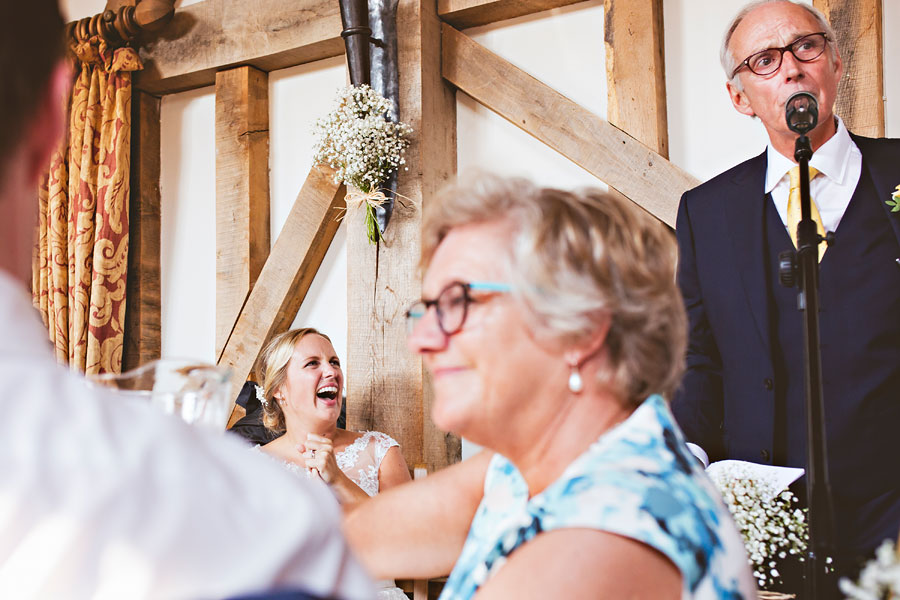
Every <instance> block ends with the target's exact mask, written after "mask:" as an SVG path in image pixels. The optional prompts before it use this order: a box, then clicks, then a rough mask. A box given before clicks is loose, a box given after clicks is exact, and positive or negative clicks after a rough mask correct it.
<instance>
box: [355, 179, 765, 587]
mask: <svg viewBox="0 0 900 600" xmlns="http://www.w3.org/2000/svg"><path fill="white" fill-rule="evenodd" d="M424 211H425V212H424V222H423V233H422V238H423V239H422V247H423V251H422V264H423V265H424V266H425V267H426V271H425V276H424V280H423V284H422V291H423V298H422V300H421V301H419V302H416V303H415V304H413V306H412V307H411V308H410V309H409V311H408V313H407V320H408V325H409V338H408V339H409V347H410V349H411V350H412V351H413V352H416V353H418V354H419V356H421V357H422V360H423V361H424V363H425V366H426V367H427V368H428V370H429V371H430V372H431V380H432V383H433V387H434V403H433V406H432V415H431V416H432V419H433V420H434V422H435V423H436V424H437V426H438V427H440V428H441V429H443V430H446V431H452V432H454V433H456V434H458V435H460V436H463V437H465V438H467V439H469V440H471V441H473V442H476V443H478V444H480V445H481V446H483V447H484V448H485V450H484V451H483V452H482V453H480V454H479V455H477V456H475V457H473V458H471V459H469V460H466V461H464V462H462V463H459V464H457V465H453V466H451V467H449V468H447V469H444V470H442V471H439V472H437V473H434V474H431V475H429V476H428V477H427V478H425V479H424V480H422V481H417V482H414V483H412V484H410V485H406V486H403V487H402V488H398V489H395V490H391V491H389V492H388V493H386V494H384V495H381V496H379V497H378V498H375V499H373V500H372V501H371V502H368V503H366V504H363V505H360V506H359V507H358V508H357V509H355V510H354V511H352V512H351V513H350V514H349V515H348V516H347V517H346V523H345V531H346V533H347V535H348V537H349V539H350V541H351V544H352V545H353V546H354V547H355V549H356V551H357V553H358V554H359V556H360V557H361V558H362V559H363V562H364V564H366V565H367V566H368V567H369V569H370V571H372V572H373V573H374V574H376V575H377V576H394V577H412V578H430V577H436V576H440V575H446V574H447V573H450V577H449V579H448V581H447V584H446V586H445V587H444V592H443V594H442V596H441V598H443V599H467V598H471V597H472V596H473V595H477V597H478V598H479V599H482V600H483V599H487V598H525V597H527V598H540V597H545V598H546V597H551V598H653V599H654V600H656V599H663V598H684V599H700V598H703V599H706V598H721V599H725V598H729V599H736V598H755V597H756V593H755V589H756V586H755V583H754V581H753V578H752V576H751V574H750V569H749V566H748V562H747V558H746V555H745V553H744V550H743V544H742V542H741V539H740V536H739V535H738V533H737V531H736V530H735V528H734V526H733V524H732V522H731V519H730V518H729V516H728V512H727V509H726V508H725V506H724V504H723V503H722V500H721V498H720V497H719V494H718V492H717V491H716V489H715V487H714V486H713V484H712V483H711V482H710V481H709V479H708V478H707V477H706V475H705V473H704V472H703V469H702V466H701V465H700V463H699V462H698V461H697V460H696V459H694V458H693V456H692V455H691V454H690V452H689V450H688V449H687V448H686V446H685V444H684V440H683V438H682V435H681V432H680V431H679V429H678V426H677V425H676V423H675V421H674V419H673V417H672V414H671V413H670V412H669V407H668V404H667V402H666V400H665V399H664V398H665V397H667V396H669V395H670V394H671V393H672V391H673V389H674V388H675V386H676V385H677V384H678V381H679V378H680V375H681V372H682V369H683V361H684V350H685V338H686V331H685V330H686V318H685V312H684V308H683V306H682V303H681V296H680V294H679V293H678V290H677V288H676V285H675V271H674V269H675V252H676V250H675V242H674V239H673V237H672V235H671V233H670V232H668V231H666V230H665V228H664V227H663V226H662V225H661V224H659V223H658V222H656V221H655V220H654V219H653V218H652V217H650V216H649V215H647V214H646V213H643V212H642V211H641V210H639V209H637V208H636V207H634V206H633V205H631V204H630V203H629V202H628V201H627V200H623V199H620V198H617V197H615V196H612V195H610V194H607V193H605V192H602V191H598V190H585V191H581V192H569V191H562V190H557V189H550V188H539V187H537V186H535V185H533V184H531V183H529V182H527V181H524V180H520V179H510V180H506V179H500V178H496V177H487V176H482V177H479V178H476V179H475V180H474V181H472V182H471V183H469V184H467V185H461V186H457V187H454V188H450V189H448V190H446V191H445V192H444V193H443V194H440V195H439V196H438V197H437V198H434V199H429V201H428V202H426V204H425V208H424ZM451 571H452V572H451Z"/></svg>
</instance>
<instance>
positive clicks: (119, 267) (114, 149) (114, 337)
mask: <svg viewBox="0 0 900 600" xmlns="http://www.w3.org/2000/svg"><path fill="white" fill-rule="evenodd" d="M73 51H74V54H75V57H76V71H77V75H76V79H75V82H74V85H73V88H72V96H71V100H70V103H69V131H68V136H67V139H66V140H65V141H64V142H63V143H62V144H61V146H60V149H59V150H58V151H57V152H56V153H54V156H53V158H52V159H51V161H50V169H49V173H48V175H47V176H46V177H45V178H44V180H43V182H42V184H41V186H40V189H39V192H38V198H39V207H40V218H39V231H38V238H37V243H36V246H35V253H34V269H33V274H32V277H33V279H32V293H33V299H34V304H35V306H36V307H37V308H38V309H39V310H40V312H41V316H42V317H43V319H44V324H45V325H46V326H47V329H48V331H49V333H50V341H51V342H52V343H53V346H54V348H55V349H56V356H57V359H58V360H59V361H60V362H62V363H68V364H69V366H70V367H71V368H72V369H73V370H78V371H83V372H85V373H88V374H94V373H118V372H120V371H121V369H122V344H123V333H124V324H125V283H126V270H127V266H128V197H129V175H130V161H131V72H132V71H136V70H138V69H140V68H142V65H141V61H140V58H138V54H137V52H136V51H135V50H134V49H133V48H118V49H113V48H110V47H108V46H107V45H106V43H105V42H104V41H102V40H100V39H99V38H97V37H94V38H91V39H90V40H87V41H84V42H80V43H78V44H77V45H76V46H75V47H74V48H73Z"/></svg>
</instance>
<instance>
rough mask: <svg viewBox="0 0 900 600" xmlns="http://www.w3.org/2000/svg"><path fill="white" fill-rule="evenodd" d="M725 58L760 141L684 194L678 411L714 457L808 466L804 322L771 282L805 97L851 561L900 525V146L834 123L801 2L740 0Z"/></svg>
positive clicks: (840, 534) (826, 362)
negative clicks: (812, 102) (788, 111)
mask: <svg viewBox="0 0 900 600" xmlns="http://www.w3.org/2000/svg"><path fill="white" fill-rule="evenodd" d="M721 58H722V64H723V67H724V68H725V71H726V74H727V76H728V78H729V81H728V83H727V84H726V85H727V89H728V93H729V94H730V96H731V101H732V103H733V104H734V107H735V109H736V110H737V111H738V112H740V113H742V114H745V115H748V116H751V117H757V118H758V119H759V120H760V122H761V123H762V125H763V127H765V129H766V132H767V134H768V137H769V144H768V147H767V148H766V150H765V151H764V152H763V153H762V154H760V155H759V156H756V157H755V158H751V159H750V160H748V161H746V162H744V163H742V164H740V165H738V166H736V167H734V168H732V169H730V170H728V171H726V172H725V173H722V174H721V175H719V176H717V177H715V178H714V179H712V180H710V181H708V182H706V183H704V184H703V185H701V186H699V187H697V188H695V189H693V190H691V191H689V192H687V193H686V194H685V195H684V197H683V198H682V200H681V205H680V207H679V211H678V222H677V235H678V243H679V248H680V253H681V255H680V265H679V273H678V277H679V284H680V286H681V290H682V294H683V296H684V300H685V304H686V307H687V310H688V313H689V316H690V343H689V348H688V356H687V366H688V370H687V374H686V376H685V378H684V382H683V385H682V389H681V390H680V392H679V394H678V396H677V397H676V398H675V400H674V402H673V407H674V411H675V414H676V416H677V418H678V420H679V422H680V424H681V426H682V428H683V429H684V431H685V433H686V435H687V437H688V439H689V441H692V442H695V443H696V444H698V445H700V446H701V447H703V448H704V449H705V450H706V451H707V452H708V453H709V456H710V458H711V459H712V460H717V459H722V458H736V459H743V460H749V461H753V462H760V463H768V464H777V465H788V466H800V467H805V466H806V451H805V448H806V426H805V417H804V414H805V413H804V398H805V391H804V364H803V348H804V342H803V337H802V318H803V317H802V313H800V312H799V311H798V309H797V291H796V289H788V288H784V287H782V286H781V285H780V284H779V277H778V254H779V253H780V252H782V251H784V250H788V249H790V248H792V247H793V244H792V241H793V240H792V236H794V235H795V231H796V220H797V217H796V215H797V213H798V211H799V208H797V196H798V193H796V192H794V190H793V188H795V187H796V183H797V176H796V175H795V174H794V172H795V171H796V168H795V163H794V161H793V153H794V142H795V139H796V137H797V136H796V134H794V133H792V132H791V131H790V130H789V129H788V128H787V125H786V123H785V103H786V101H787V99H788V97H789V96H791V95H792V94H793V93H795V92H797V91H806V92H809V93H811V94H812V95H813V96H815V97H816V98H817V99H818V105H819V124H818V126H817V127H816V128H815V129H814V130H813V131H812V132H810V134H809V138H810V140H811V143H812V148H813V150H814V151H815V154H814V155H813V157H812V159H811V161H810V166H811V167H812V170H811V171H810V175H811V178H812V181H811V186H810V187H811V197H812V200H813V203H814V204H815V206H814V207H813V208H814V211H813V212H814V215H813V216H814V218H816V219H818V221H819V222H820V226H819V230H820V231H833V232H834V237H835V242H834V244H833V245H831V246H827V247H826V245H825V244H824V243H823V244H822V245H820V248H819V253H820V263H819V267H820V275H819V290H820V304H821V311H820V316H819V318H820V327H821V354H822V372H823V385H824V393H823V395H824V401H825V411H826V413H825V418H826V435H827V444H828V468H829V474H830V477H831V484H832V491H833V498H834V507H835V524H836V535H837V540H836V541H837V546H838V550H839V553H840V554H842V555H843V556H845V557H846V558H848V559H853V558H856V557H859V556H862V555H865V554H867V553H870V552H871V551H872V549H873V548H875V547H876V546H877V545H878V544H879V542H881V541H882V540H883V539H885V538H896V537H897V533H898V529H900V449H898V446H897V440H898V439H900V261H898V257H900V213H894V214H892V213H891V212H890V207H889V206H888V205H887V204H886V201H889V200H891V195H892V192H894V191H895V189H896V186H897V184H900V140H891V139H868V138H863V137H859V136H855V135H853V134H851V133H849V132H848V131H847V129H846V127H845V126H844V124H843V123H842V122H841V120H840V119H839V118H837V117H836V116H835V115H834V113H833V107H834V102H835V97H836V93H837V86H838V82H839V80H840V78H841V75H842V73H843V63H842V62H841V56H840V53H839V51H838V48H837V45H836V44H835V39H834V34H833V32H832V30H831V27H830V26H829V24H828V22H827V21H826V19H825V17H824V16H823V15H822V14H821V13H819V12H818V11H816V10H815V9H814V8H812V7H811V6H809V5H806V4H800V3H795V2H790V1H788V0H769V1H764V2H755V3H753V4H750V5H748V6H747V7H746V8H745V9H744V10H742V11H741V12H740V13H739V14H738V16H737V17H735V19H734V21H733V22H732V24H731V26H730V27H729V29H728V31H727V34H726V36H725V40H724V43H723V47H722V56H721ZM792 179H793V182H792Z"/></svg>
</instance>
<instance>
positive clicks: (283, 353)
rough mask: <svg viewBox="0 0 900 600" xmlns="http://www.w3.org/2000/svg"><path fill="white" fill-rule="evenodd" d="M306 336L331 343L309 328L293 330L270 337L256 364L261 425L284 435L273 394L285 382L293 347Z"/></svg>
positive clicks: (281, 418)
mask: <svg viewBox="0 0 900 600" xmlns="http://www.w3.org/2000/svg"><path fill="white" fill-rule="evenodd" d="M309 334H315V335H318V336H321V337H323V338H325V339H326V340H328V342H329V343H331V338H329V337H328V336H327V335H325V334H324V333H321V332H320V331H318V330H317V329H314V328H312V327H304V328H302V329H292V330H290V331H285V332H284V333H279V334H278V335H276V336H275V337H274V338H272V339H271V340H270V341H269V343H268V344H266V347H265V348H264V349H263V351H262V353H261V354H260V355H259V359H258V360H257V361H256V380H257V383H258V384H259V386H260V387H262V389H263V395H264V397H265V399H266V401H265V402H263V425H265V427H266V428H267V429H269V430H271V431H274V432H276V433H283V432H284V430H285V422H284V411H283V410H282V409H281V405H280V404H279V403H278V401H277V400H276V399H275V393H276V392H277V391H278V389H279V388H280V387H281V385H282V384H283V383H284V380H285V379H287V371H288V365H289V364H290V362H291V357H292V356H293V355H294V348H295V347H296V346H297V343H298V342H299V341H300V340H301V339H303V338H304V337H306V336H307V335H309Z"/></svg>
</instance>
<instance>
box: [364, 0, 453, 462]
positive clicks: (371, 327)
mask: <svg viewBox="0 0 900 600" xmlns="http://www.w3.org/2000/svg"><path fill="white" fill-rule="evenodd" d="M436 9H437V6H436V3H435V2H434V1H433V0H401V1H400V4H399V7H398V13H397V39H398V59H399V64H400V74H401V77H400V115H401V118H402V119H403V121H405V122H407V123H409V124H410V125H411V126H412V127H413V130H414V131H415V133H414V135H413V140H412V145H411V146H410V148H409V151H408V153H407V167H408V170H404V171H401V173H400V183H399V190H398V191H399V193H400V194H402V196H403V197H401V198H400V199H399V201H398V202H397V205H396V207H395V209H394V215H393V217H392V218H391V222H390V225H389V226H388V228H387V231H386V233H385V236H386V240H385V241H384V242H382V243H380V244H378V245H377V246H374V245H370V244H369V243H368V241H367V240H366V236H365V230H364V228H363V221H362V215H361V214H360V209H358V208H353V209H352V210H350V211H348V215H347V219H346V221H347V303H348V305H349V306H350V307H351V308H350V311H349V315H348V336H349V343H348V353H349V356H348V359H347V364H348V367H349V368H348V372H347V394H348V398H347V422H348V425H349V426H350V428H352V429H376V430H379V431H384V432H386V433H389V434H390V435H392V436H393V437H394V438H396V439H397V441H398V442H400V445H401V447H402V449H403V454H404V456H405V458H406V462H407V464H409V465H417V464H425V465H427V468H428V470H429V471H433V470H435V469H437V468H440V467H443V466H446V465H448V464H450V463H453V462H457V461H459V459H460V442H459V439H458V438H456V437H454V436H450V435H446V434H444V433H443V432H440V431H438V430H437V429H436V428H435V427H434V425H433V424H432V422H431V419H430V418H429V417H428V416H429V414H430V412H431V410H430V408H431V390H430V388H429V387H428V386H427V385H426V381H425V377H426V375H425V373H424V372H423V367H422V361H421V359H420V358H419V357H417V356H413V355H411V354H410V353H409V350H408V349H407V347H406V323H405V309H406V308H407V307H408V306H409V305H410V304H411V303H412V302H413V301H414V300H415V299H417V298H419V297H420V295H421V281H420V277H419V271H418V268H417V267H418V262H419V255H420V238H421V233H420V229H421V211H420V210H419V209H418V207H419V206H421V203H422V202H423V201H424V202H427V201H428V198H429V197H431V196H432V195H433V194H434V193H435V192H436V191H437V189H438V188H439V187H440V186H441V185H442V184H443V183H444V182H445V181H446V180H447V179H448V178H449V177H450V176H452V175H453V174H454V173H455V172H456V98H455V95H454V92H453V89H452V88H451V87H450V86H448V85H447V84H446V83H445V82H444V80H443V79H442V78H441V71H440V61H441V56H440V43H441V40H440V27H441V23H440V20H439V18H438V15H437V10H436Z"/></svg>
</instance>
